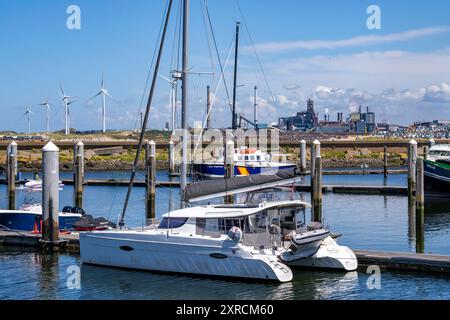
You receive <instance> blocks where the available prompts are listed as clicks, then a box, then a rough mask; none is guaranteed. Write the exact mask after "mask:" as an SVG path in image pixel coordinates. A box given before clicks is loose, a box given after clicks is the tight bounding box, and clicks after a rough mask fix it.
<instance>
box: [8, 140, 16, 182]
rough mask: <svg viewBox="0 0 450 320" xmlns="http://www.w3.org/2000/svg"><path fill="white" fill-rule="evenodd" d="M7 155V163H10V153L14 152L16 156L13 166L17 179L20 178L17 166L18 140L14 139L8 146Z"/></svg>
mask: <svg viewBox="0 0 450 320" xmlns="http://www.w3.org/2000/svg"><path fill="white" fill-rule="evenodd" d="M6 154H7V157H6V163H7V165H8V164H9V157H8V155H10V154H13V155H14V156H15V160H14V162H13V163H12V164H13V166H12V168H13V170H14V176H15V177H16V180H17V179H18V166H17V156H18V151H17V142H15V141H13V142H11V143H10V144H9V145H8V147H7V152H6Z"/></svg>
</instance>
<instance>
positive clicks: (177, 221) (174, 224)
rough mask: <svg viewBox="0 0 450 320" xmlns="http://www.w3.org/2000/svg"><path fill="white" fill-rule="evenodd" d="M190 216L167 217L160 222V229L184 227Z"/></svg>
mask: <svg viewBox="0 0 450 320" xmlns="http://www.w3.org/2000/svg"><path fill="white" fill-rule="evenodd" d="M187 219H188V218H169V217H165V218H163V219H162V220H161V223H160V224H159V229H176V228H180V227H182V226H183V225H184V224H185V223H186V221H187Z"/></svg>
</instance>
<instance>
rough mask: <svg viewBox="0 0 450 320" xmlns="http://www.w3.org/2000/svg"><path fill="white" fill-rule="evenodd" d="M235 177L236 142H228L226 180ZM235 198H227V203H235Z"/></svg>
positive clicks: (229, 196) (226, 149)
mask: <svg viewBox="0 0 450 320" xmlns="http://www.w3.org/2000/svg"><path fill="white" fill-rule="evenodd" d="M233 177H234V142H233V141H232V140H228V141H227V144H226V148H225V180H227V179H230V178H233ZM233 198H234V197H233V196H232V195H228V196H226V197H225V202H226V203H233Z"/></svg>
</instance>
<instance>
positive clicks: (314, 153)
mask: <svg viewBox="0 0 450 320" xmlns="http://www.w3.org/2000/svg"><path fill="white" fill-rule="evenodd" d="M318 156H319V157H320V141H319V140H317V139H316V140H314V141H313V143H312V145H311V161H310V167H311V169H310V171H311V200H314V176H315V174H316V170H315V167H316V158H317V157H318Z"/></svg>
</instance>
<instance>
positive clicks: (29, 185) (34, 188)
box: [22, 180, 64, 192]
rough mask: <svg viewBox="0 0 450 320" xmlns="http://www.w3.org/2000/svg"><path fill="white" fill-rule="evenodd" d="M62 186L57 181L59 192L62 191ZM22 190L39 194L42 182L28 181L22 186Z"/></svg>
mask: <svg viewBox="0 0 450 320" xmlns="http://www.w3.org/2000/svg"><path fill="white" fill-rule="evenodd" d="M63 188H64V184H63V183H62V182H61V181H59V188H58V189H59V191H61V190H63ZM22 189H24V190H26V191H30V192H39V191H42V180H30V181H27V182H26V183H25V184H24V185H23V186H22Z"/></svg>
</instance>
